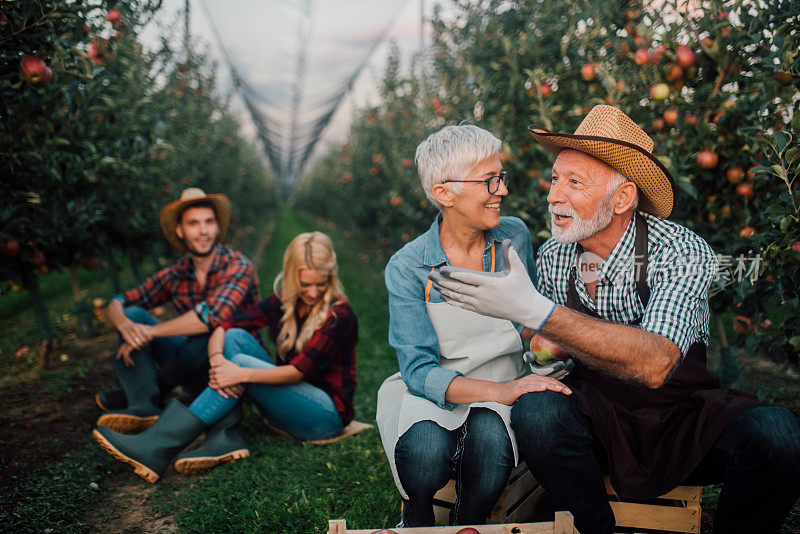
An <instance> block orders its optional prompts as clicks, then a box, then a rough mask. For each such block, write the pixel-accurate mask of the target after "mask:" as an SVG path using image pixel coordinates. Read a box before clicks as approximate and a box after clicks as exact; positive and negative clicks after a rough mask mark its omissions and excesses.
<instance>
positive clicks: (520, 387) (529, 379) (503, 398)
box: [494, 375, 572, 406]
mask: <svg viewBox="0 0 800 534" xmlns="http://www.w3.org/2000/svg"><path fill="white" fill-rule="evenodd" d="M548 389H549V390H550V391H556V392H558V393H563V394H564V395H571V394H572V390H571V389H569V388H568V387H567V386H566V385H564V384H562V383H561V382H559V381H558V380H555V379H553V378H550V377H546V376H538V375H528V376H523V377H522V378H518V379H517V380H512V381H511V382H502V383H498V384H497V392H496V394H495V399H494V400H495V401H496V402H499V403H501V404H506V405H508V406H511V405H512V404H514V403H515V402H516V400H517V399H518V398H520V397H521V396H522V395H524V394H526V393H531V392H534V391H545V390H548Z"/></svg>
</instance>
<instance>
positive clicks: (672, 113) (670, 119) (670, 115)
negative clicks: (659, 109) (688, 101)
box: [664, 108, 678, 126]
mask: <svg viewBox="0 0 800 534" xmlns="http://www.w3.org/2000/svg"><path fill="white" fill-rule="evenodd" d="M677 120H678V110H677V109H674V108H673V109H668V110H667V111H665V112H664V122H666V123H667V124H669V125H670V126H672V125H673V124H675V121H677Z"/></svg>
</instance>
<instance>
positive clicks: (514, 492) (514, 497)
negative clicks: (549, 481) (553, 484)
mask: <svg viewBox="0 0 800 534" xmlns="http://www.w3.org/2000/svg"><path fill="white" fill-rule="evenodd" d="M537 486H539V483H538V482H536V479H535V478H533V475H532V474H531V472H530V471H525V472H524V473H522V476H520V477H519V478H517V479H516V480H515V481H514V482H512V483H511V484H509V485H508V487H507V488H506V490H505V491H504V492H503V497H504V503H505V509H506V510H508V509H509V508H511V507H512V506H514V505H515V504H517V503H518V502H519V501H520V500H521V499H522V498H523V497H525V496H526V495H527V494H529V493H530V492H531V491H532V490H533V489H535V488H536V487H537Z"/></svg>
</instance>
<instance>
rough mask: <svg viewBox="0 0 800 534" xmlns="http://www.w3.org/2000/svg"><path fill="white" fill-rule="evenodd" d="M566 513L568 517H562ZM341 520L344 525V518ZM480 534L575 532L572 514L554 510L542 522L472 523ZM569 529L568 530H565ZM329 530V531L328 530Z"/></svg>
mask: <svg viewBox="0 0 800 534" xmlns="http://www.w3.org/2000/svg"><path fill="white" fill-rule="evenodd" d="M565 515H568V517H563V516H565ZM334 521H341V522H342V526H344V520H342V519H339V520H333V521H329V524H331V523H333V522H334ZM466 526H467V525H460V526H455V527H420V528H392V529H391V530H393V531H394V532H396V533H397V534H457V533H458V531H459V530H461V529H462V528H465V527H466ZM474 528H475V529H477V530H478V531H479V532H480V533H481V534H556V533H557V534H577V530H575V529H574V526H573V521H572V515H571V514H569V513H568V512H556V521H548V522H544V523H510V524H506V525H474ZM556 528H559V530H556ZM567 529H569V530H567ZM375 530H377V529H374V528H373V529H366V530H342V531H341V532H336V534H345V533H346V534H371V533H373V532H375ZM329 532H330V531H329Z"/></svg>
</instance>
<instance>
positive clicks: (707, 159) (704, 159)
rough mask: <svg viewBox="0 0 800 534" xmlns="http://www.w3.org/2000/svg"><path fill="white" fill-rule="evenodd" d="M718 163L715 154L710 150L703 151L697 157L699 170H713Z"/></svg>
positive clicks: (717, 157)
mask: <svg viewBox="0 0 800 534" xmlns="http://www.w3.org/2000/svg"><path fill="white" fill-rule="evenodd" d="M718 162H719V156H717V153H716V152H712V151H710V150H703V151H702V152H700V153H699V154H698V155H697V166H698V167H700V168H701V169H713V168H714V167H716V166H717V163H718Z"/></svg>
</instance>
